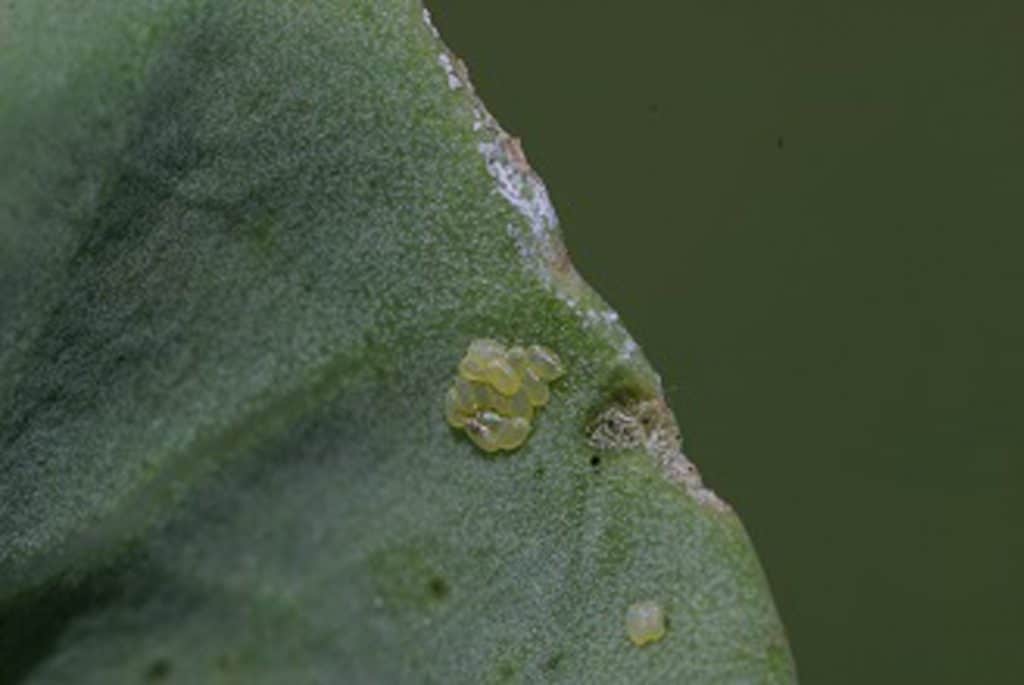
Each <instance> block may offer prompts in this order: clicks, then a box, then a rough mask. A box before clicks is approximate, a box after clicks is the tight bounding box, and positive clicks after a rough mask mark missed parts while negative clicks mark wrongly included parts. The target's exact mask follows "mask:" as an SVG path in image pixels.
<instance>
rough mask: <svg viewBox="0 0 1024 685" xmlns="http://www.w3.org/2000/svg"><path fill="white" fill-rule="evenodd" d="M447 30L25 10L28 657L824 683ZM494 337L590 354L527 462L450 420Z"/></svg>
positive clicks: (9, 13) (11, 670) (20, 140)
mask: <svg viewBox="0 0 1024 685" xmlns="http://www.w3.org/2000/svg"><path fill="white" fill-rule="evenodd" d="M426 19H427V18H426V17H425V13H424V12H423V10H422V7H421V5H420V3H419V2H418V0H416V1H413V0H330V1H328V0H315V1H314V0H286V1H272V0H230V1H228V0H225V1H218V2H213V1H212V0H162V1H158V0H151V1H149V2H136V1H135V0H121V1H115V0H88V1H81V0H75V1H72V0H47V1H45V2H43V1H37V2H12V1H9V0H8V1H6V2H3V3H0V46H2V49H0V159H2V160H3V163H2V164H0V682H4V683H44V682H45V683H76V685H77V684H84V683H103V684H105V685H106V684H110V683H114V684H117V683H138V682H163V681H166V682H181V683H222V682H223V683H246V684H250V683H275V684H278V683H341V682H352V683H356V682H367V683H385V682H417V683H418V682H431V683H488V682H527V681H529V682H538V681H543V682H581V683H625V682H636V683H644V682H689V683H698V682H699V683H704V682H707V683H712V682H713V683H720V682H772V683H787V682H793V681H794V680H795V675H794V670H793V665H792V661H791V659H790V656H789V652H788V648H787V646H786V642H785V637H784V634H783V630H782V628H781V625H780V623H779V621H778V618H777V617H776V614H775V610H774V607H773V605H772V601H771V598H770V594H769V591H768V588H767V585H766V583H765V580H764V576H763V574H762V571H761V569H760V567H759V565H758V562H757V560H756V557H755V556H754V553H753V551H752V548H751V545H750V543H749V541H748V539H747V537H746V534H745V533H744V531H743V528H742V526H741V524H740V522H739V521H738V519H737V518H736V516H735V515H734V514H733V513H732V512H731V511H730V510H729V508H728V507H727V506H726V505H725V504H724V503H723V502H722V501H721V500H719V499H718V498H717V497H716V496H715V495H713V494H712V493H711V492H710V491H709V490H707V489H705V488H704V487H703V486H702V484H701V483H700V479H699V476H697V474H696V471H695V470H694V469H693V467H692V465H691V464H690V463H689V462H688V461H687V460H686V458H685V457H684V456H683V454H682V452H681V451H680V449H679V438H678V432H677V430H676V427H675V421H674V419H673V418H672V416H671V413H670V412H669V410H668V409H667V407H666V406H665V404H664V400H663V399H662V393H661V387H660V381H659V379H658V376H657V375H656V374H655V373H654V372H653V371H652V370H651V369H650V367H649V366H648V365H647V363H646V361H645V360H644V359H643V357H642V354H641V353H640V351H639V350H638V349H637V347H636V345H635V343H634V342H633V341H632V339H631V338H630V337H629V335H628V333H627V332H626V331H625V329H624V328H622V326H621V325H620V324H619V322H618V320H617V319H618V317H617V316H616V315H615V313H614V312H612V310H611V309H609V308H608V306H607V305H606V304H605V303H604V302H603V301H602V300H601V299H600V298H599V297H598V296H597V295H596V294H595V293H594V292H593V291H591V290H590V289H589V287H588V286H587V285H586V284H585V283H584V282H583V281H582V280H581V279H580V278H579V276H578V275H577V274H576V272H575V271H574V270H573V268H572V265H571V263H570V261H569V259H568V257H567V255H566V253H565V249H564V247H563V245H562V242H561V238H560V236H559V233H558V229H557V227H556V220H555V215H554V212H553V210H552V209H551V206H550V204H549V202H548V199H547V195H546V192H545V190H544V187H543V185H542V184H541V182H540V180H539V179H538V178H537V177H536V175H535V174H534V173H533V172H532V171H531V170H530V169H529V166H528V164H527V162H526V161H525V157H523V156H522V154H521V149H520V148H519V146H518V143H517V142H516V141H514V140H513V139H511V138H509V137H508V136H507V135H505V134H504V133H503V132H502V131H501V129H500V128H499V127H498V125H497V124H496V123H495V122H494V121H493V119H491V117H490V116H489V115H488V114H487V112H486V111H485V110H484V109H483V105H482V104H481V103H480V102H479V101H478V100H477V99H476V97H475V96H474V94H473V93H472V90H471V86H470V85H469V82H468V80H467V78H466V75H465V72H464V69H462V67H461V65H460V63H459V62H458V61H457V60H456V59H455V57H454V56H453V55H451V54H450V53H448V52H447V51H446V50H445V48H444V46H443V45H442V44H441V43H440V42H439V40H438V38H437V37H436V36H435V35H434V34H433V29H432V28H431V27H430V25H429V22H428V21H427V20H426ZM595 155H596V153H595ZM623 228H624V230H623V237H622V239H623V240H629V239H630V236H629V231H628V227H623ZM666 315H670V313H669V312H666ZM482 337H491V338H497V339H500V340H503V341H506V342H508V343H513V342H515V343H526V344H531V343H538V344H542V345H545V346H547V347H550V348H551V349H553V350H555V351H556V352H557V353H558V354H559V355H560V356H561V358H562V359H563V360H564V362H565V364H566V367H567V371H568V372H567V375H566V376H565V377H564V378H562V379H561V380H559V381H557V382H555V383H553V384H552V385H551V401H550V404H549V405H548V406H547V407H546V408H544V410H543V411H542V412H540V414H539V416H538V417H537V418H536V419H535V421H534V425H533V431H532V433H531V435H530V437H529V438H528V440H527V442H526V444H525V445H524V446H523V447H522V448H520V449H518V450H516V451H513V452H504V453H497V454H494V455H488V454H484V453H483V452H481V451H480V450H479V449H477V448H476V447H475V446H474V445H473V444H472V443H471V442H470V441H469V440H468V439H467V437H466V435H465V434H463V433H462V432H460V431H457V430H455V429H453V428H451V427H449V426H448V425H447V424H446V423H445V420H444V416H443V402H444V394H445V392H446V390H447V388H448V387H449V386H450V384H451V382H452V379H453V377H454V375H455V370H456V366H457V363H458V361H459V359H460V358H461V357H462V355H463V354H464V353H465V351H466V348H467V346H468V345H469V342H470V341H471V340H473V339H476V338H482ZM638 601H653V602H655V603H657V604H658V605H659V606H660V607H661V608H662V609H663V611H664V614H665V616H666V618H667V632H666V633H665V635H664V637H662V638H661V639H660V640H658V641H656V642H652V643H650V644H647V645H644V646H643V647H636V646H634V645H633V643H631V642H630V640H629V638H628V635H627V632H626V625H625V616H626V611H627V608H628V607H629V606H630V605H631V604H633V603H634V602H638Z"/></svg>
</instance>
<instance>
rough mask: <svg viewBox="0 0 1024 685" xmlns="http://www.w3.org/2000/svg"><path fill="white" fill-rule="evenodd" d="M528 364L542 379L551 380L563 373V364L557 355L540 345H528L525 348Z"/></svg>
mask: <svg viewBox="0 0 1024 685" xmlns="http://www.w3.org/2000/svg"><path fill="white" fill-rule="evenodd" d="M526 358H527V364H528V366H529V367H530V368H531V369H532V370H533V371H534V372H536V374H537V377H538V378H540V379H541V380H544V381H553V380H555V379H556V378H561V377H562V376H564V375H565V366H564V365H563V364H562V360H561V359H559V358H558V355H557V354H555V353H554V352H552V351H551V350H549V349H548V348H546V347H543V346H541V345H530V346H529V347H528V348H527V349H526Z"/></svg>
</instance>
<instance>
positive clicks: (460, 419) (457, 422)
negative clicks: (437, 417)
mask: <svg viewBox="0 0 1024 685" xmlns="http://www.w3.org/2000/svg"><path fill="white" fill-rule="evenodd" d="M463 407H464V405H463V404H462V403H461V402H460V401H459V395H458V392H457V391H456V388H455V386H452V387H450V388H448V392H447V393H446V394H445V396H444V418H445V420H447V421H448V424H449V425H451V426H454V427H456V428H462V427H463V426H465V425H466V418H467V412H465V411H464V408H463Z"/></svg>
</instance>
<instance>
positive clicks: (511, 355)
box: [444, 338, 565, 452]
mask: <svg viewBox="0 0 1024 685" xmlns="http://www.w3.org/2000/svg"><path fill="white" fill-rule="evenodd" d="M564 374H565V367H564V366H563V365H562V360H560V359H559V358H558V355H557V354H555V353H554V352H552V351H551V350H549V349H547V348H546V347H542V346H540V345H530V346H529V347H520V346H518V345H516V346H513V347H508V348H506V347H505V346H504V345H502V344H501V343H500V342H498V341H496V340H490V339H488V338H481V339H478V340H474V341H473V342H471V343H470V344H469V350H468V351H467V352H466V356H465V357H463V358H462V361H460V362H459V375H458V376H456V377H455V383H454V384H453V385H452V387H451V388H449V390H448V394H447V395H446V396H445V407H444V410H445V418H446V419H447V420H448V423H449V424H451V425H452V426H454V427H456V428H462V429H464V430H465V431H466V434H467V435H469V437H470V439H471V440H472V441H473V442H474V443H476V445H477V446H478V447H479V448H480V449H482V450H484V451H485V452H496V451H498V450H513V449H515V448H517V447H519V446H520V445H522V444H523V442H525V441H526V438H527V436H529V434H530V427H531V424H530V421H531V420H532V419H533V412H534V409H535V408H536V407H542V406H544V405H545V404H547V403H548V399H549V397H550V392H549V390H548V383H549V382H551V381H553V380H555V379H557V378H560V377H561V376H563V375H564Z"/></svg>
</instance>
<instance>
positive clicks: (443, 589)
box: [428, 576, 448, 599]
mask: <svg viewBox="0 0 1024 685" xmlns="http://www.w3.org/2000/svg"><path fill="white" fill-rule="evenodd" d="M428 587H429V588H430V594H431V595H433V597H434V599H444V598H445V597H447V596H448V583H447V582H445V579H444V578H441V577H440V576H434V577H433V578H431V579H430V583H428Z"/></svg>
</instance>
